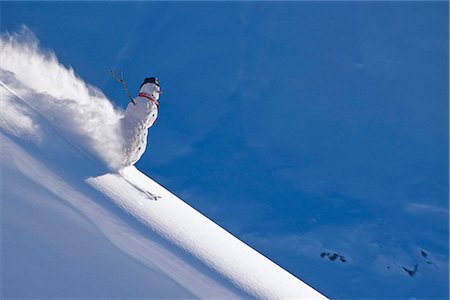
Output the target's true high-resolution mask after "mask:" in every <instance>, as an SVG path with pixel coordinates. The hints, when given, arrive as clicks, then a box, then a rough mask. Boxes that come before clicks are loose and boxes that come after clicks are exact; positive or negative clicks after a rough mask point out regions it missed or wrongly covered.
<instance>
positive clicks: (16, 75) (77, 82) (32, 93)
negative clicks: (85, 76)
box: [0, 26, 123, 168]
mask: <svg viewBox="0 0 450 300" xmlns="http://www.w3.org/2000/svg"><path fill="white" fill-rule="evenodd" d="M0 71H1V74H0V80H1V81H2V83H3V84H5V85H7V86H8V87H9V88H10V89H11V90H13V91H14V92H16V93H17V94H18V95H19V96H20V97H21V98H23V99H26V102H27V103H28V104H29V105H30V106H32V107H33V108H34V109H36V110H37V111H38V112H39V113H41V114H42V115H43V116H45V118H47V119H48V120H49V121H50V122H51V123H53V124H54V125H55V126H56V127H57V128H58V129H59V131H60V132H62V133H63V134H64V135H66V136H68V137H70V140H71V141H72V142H74V143H75V144H77V146H79V147H81V148H83V149H84V150H86V151H87V152H89V153H90V154H93V155H94V156H96V157H97V158H99V159H101V160H102V161H104V162H105V163H106V164H107V165H108V166H109V167H110V168H117V167H119V165H120V163H121V161H122V145H123V144H122V143H123V142H122V138H121V132H120V119H121V117H122V112H121V111H120V110H118V109H115V108H114V107H113V105H112V104H111V102H110V101H109V100H108V99H107V98H106V96H105V95H104V94H103V93H102V92H101V91H100V90H99V89H98V88H95V87H93V86H91V85H88V84H86V83H85V82H84V81H83V80H81V79H80V78H79V77H77V76H76V75H75V72H74V70H73V69H72V68H71V67H65V66H64V65H62V64H60V63H59V62H58V59H57V57H56V55H55V54H54V53H53V52H50V51H44V50H42V49H41V48H40V46H39V42H38V40H37V38H36V37H35V36H34V34H33V33H32V32H31V31H30V30H29V29H28V28H27V27H25V26H23V27H22V29H21V31H20V32H19V33H13V34H10V33H5V34H2V35H1V36H0ZM1 101H2V106H4V105H5V104H6V103H8V100H7V99H1Z"/></svg>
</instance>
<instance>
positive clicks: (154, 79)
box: [141, 77, 159, 88]
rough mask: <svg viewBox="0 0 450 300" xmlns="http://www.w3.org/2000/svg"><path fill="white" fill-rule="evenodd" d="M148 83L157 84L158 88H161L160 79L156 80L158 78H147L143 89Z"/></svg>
mask: <svg viewBox="0 0 450 300" xmlns="http://www.w3.org/2000/svg"><path fill="white" fill-rule="evenodd" d="M146 83H154V84H156V85H157V86H159V82H158V78H156V77H148V78H145V79H144V82H143V83H142V84H141V88H142V86H143V85H144V84H146Z"/></svg>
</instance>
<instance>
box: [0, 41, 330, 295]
mask: <svg viewBox="0 0 450 300" xmlns="http://www.w3.org/2000/svg"><path fill="white" fill-rule="evenodd" d="M1 49H2V51H1V52H0V53H1V54H0V62H1V63H0V101H1V102H0V104H1V110H0V143H1V149H0V150H1V152H0V153H1V165H0V170H1V184H2V186H1V201H2V244H3V246H2V269H3V272H2V286H3V287H2V297H5V298H8V297H17V296H20V297H36V296H39V297H49V296H56V297H62V296H72V297H86V296H89V297H110V296H116V297H117V296H120V297H130V296H131V295H130V294H128V295H127V294H120V290H123V289H127V288H129V289H130V290H133V287H131V286H130V282H135V283H136V286H138V285H139V288H140V291H141V292H140V294H138V295H137V296H139V297H156V298H206V299H211V298H224V299H234V298H262V299H323V298H325V297H324V296H323V295H321V294H320V293H319V292H317V291H316V290H314V289H313V288H311V287H310V286H308V285H307V284H305V283H303V282H302V281H301V280H299V279H298V278H296V277H294V276H293V275H291V274H289V273H288V272H287V271H285V270H284V269H282V268H280V267H279V266H278V265H276V264H275V263H273V262H272V261H270V260H269V259H267V258H266V257H264V256H263V255H261V254H260V253H258V252H257V251H255V250H254V249H252V248H250V247H249V246H247V245H246V244H244V243H243V242H241V241H240V240H238V239H237V238H235V237H234V236H233V235H231V234H230V233H228V232H227V231H225V230H224V229H222V228H221V227H220V226H218V225H217V224H215V223H214V222H212V221H211V220H209V219H208V218H206V217H205V216H203V215H202V214H200V213H199V212H198V211H196V210H195V209H193V208H192V207H190V206H189V205H187V204H186V203H184V202H183V201H182V200H180V199H179V198H178V197H176V196H175V195H173V194H172V193H170V192H169V191H167V190H166V189H164V188H163V187H161V186H160V185H159V184H157V183H156V182H154V181H153V180H151V179H150V178H149V177H147V176H146V175H145V174H143V173H141V172H140V171H139V170H137V169H136V168H135V167H128V168H125V169H123V170H115V169H114V166H115V165H116V162H117V161H118V157H119V156H120V154H119V153H120V147H121V144H120V143H121V141H120V140H119V139H117V134H116V133H117V131H116V128H117V123H118V120H119V119H120V115H121V112H120V110H117V109H114V107H113V106H112V105H111V104H110V102H109V101H108V100H107V99H106V97H105V96H104V95H103V94H102V93H101V92H100V91H98V90H97V89H95V88H93V87H90V86H88V85H86V84H85V83H84V82H83V81H82V80H81V79H79V78H77V77H76V76H75V75H74V72H73V70H71V69H67V68H65V67H63V66H61V65H60V64H59V63H58V62H57V60H56V58H55V56H54V55H52V54H42V52H41V51H40V50H39V48H38V45H37V42H36V41H35V40H34V39H33V38H32V37H31V38H30V36H28V37H26V38H25V39H24V40H19V38H18V36H3V37H2V39H1ZM55 82H57V84H55ZM148 192H150V193H153V194H155V195H157V196H159V197H161V198H159V200H158V201H154V200H152V199H151V197H149V194H148ZM51 210H53V211H54V212H56V213H53V214H51V213H50V211H51ZM47 211H48V215H47V214H45V213H47ZM41 213H42V214H45V216H46V217H40V216H39V214H41ZM68 224H71V225H70V226H72V227H70V226H69V225H68ZM75 227H76V228H77V229H70V231H67V232H62V233H59V235H58V236H63V238H60V239H55V238H53V237H54V236H55V235H57V234H58V230H59V229H61V228H75ZM23 228H25V229H23ZM44 228H45V229H44ZM82 228H87V229H86V232H89V234H86V233H82V232H81V231H82V230H81V229H82ZM61 230H62V229H61ZM20 234H21V235H23V239H24V240H25V241H24V242H20V241H19V238H20V236H19V235H20ZM65 235H67V236H65ZM52 238H53V239H52ZM74 239H77V240H82V239H84V240H89V239H90V240H89V242H84V244H83V243H81V245H80V244H76V245H77V247H80V250H79V251H74V253H71V248H72V247H73V246H71V245H72V244H71V241H73V240H74ZM93 239H98V240H102V239H104V240H106V241H104V242H101V243H102V244H101V245H98V246H96V247H97V248H96V249H101V250H102V251H103V252H102V253H107V256H111V257H114V258H117V260H116V259H112V260H110V261H108V263H111V261H114V262H117V263H118V264H120V263H122V267H121V268H122V269H119V267H117V269H114V267H106V266H104V265H102V262H101V261H102V259H103V258H95V259H91V260H90V261H89V264H87V265H86V266H84V267H83V266H80V265H79V264H77V263H76V262H77V259H78V257H79V256H80V257H84V256H86V255H87V254H86V253H88V252H89V250H87V249H88V248H89V246H90V245H91V244H93V243H94V242H93V241H92V240H93ZM9 241H11V243H13V242H14V245H19V246H17V247H13V248H14V249H10V248H8V244H9ZM108 241H109V243H108ZM32 242H33V243H32ZM96 242H97V240H96ZM28 243H29V244H28ZM99 243H100V242H99ZM110 243H112V244H113V245H115V247H111V246H112V245H111V244H110ZM43 244H46V245H47V246H46V247H43V246H39V245H43ZM31 245H34V246H33V247H32V248H30V249H27V246H29V247H31ZM36 245H37V246H36ZM48 245H50V246H48ZM74 245H75V244H74ZM20 247H22V248H23V249H22V248H21V249H22V250H21V251H23V253H25V254H24V255H23V257H25V259H28V257H29V256H30V255H35V256H36V257H39V258H46V259H47V261H46V262H43V261H37V260H33V259H29V260H26V261H27V262H28V263H24V260H23V259H22V258H20V253H19V252H20V251H18V250H17V249H18V248H20ZM56 247H57V248H58V249H59V252H58V251H57V253H56V254H55V255H53V254H49V253H47V250H46V249H56ZM117 249H119V250H120V252H121V253H116V252H114V251H116V250H117ZM94 250H95V249H94ZM66 253H67V257H64V254H66ZM69 253H71V254H70V255H69ZM92 253H95V251H92ZM16 256H17V257H16ZM55 257H57V258H56V259H57V260H56V261H54V262H53V263H52V262H51V259H55ZM129 258H131V260H130V261H127V260H126V259H129ZM131 261H132V262H131ZM142 267H144V269H142ZM102 268H105V269H106V268H110V269H108V270H110V271H109V272H112V273H111V274H105V270H102ZM44 269H45V270H48V272H47V271H42V270H44ZM26 270H33V272H35V274H36V276H37V277H39V278H36V277H32V276H30V272H27V271H26ZM33 272H32V273H33ZM51 272H53V275H54V276H53V277H52V276H50V275H49V273H51ZM107 272H108V271H107ZM113 272H114V273H113ZM139 272H141V273H139ZM91 273H93V274H94V275H91V277H92V278H89V280H86V281H83V280H84V278H83V276H88V277H89V275H86V274H91ZM38 274H41V275H38ZM55 274H59V276H56V275H55ZM77 274H80V275H79V276H78V275H77ZM116 274H117V275H116ZM137 274H145V275H143V276H139V275H137ZM80 277H81V278H80ZM100 277H101V278H103V279H107V280H110V281H112V282H115V284H112V285H111V284H109V285H105V286H102V284H101V282H102V279H101V278H100ZM74 278H75V279H74ZM99 278H100V279H99ZM114 280H115V281H114ZM89 284H92V286H90V285H89ZM83 285H85V286H88V285H89V291H86V292H85V294H79V293H80V290H82V287H83ZM142 286H143V287H142ZM111 290H114V291H115V294H114V293H113V295H111V294H108V292H109V291H111ZM56 291H57V292H56ZM27 293H28V294H27Z"/></svg>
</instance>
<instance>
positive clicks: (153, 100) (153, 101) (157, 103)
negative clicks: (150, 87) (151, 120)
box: [138, 92, 159, 108]
mask: <svg viewBox="0 0 450 300" xmlns="http://www.w3.org/2000/svg"><path fill="white" fill-rule="evenodd" d="M138 97H143V98H147V99H148V100H150V101H151V102H152V103H154V104H155V105H156V107H157V108H159V102H158V100H156V99H154V98H153V97H152V96H150V95H149V94H146V93H142V92H141V93H139V94H138Z"/></svg>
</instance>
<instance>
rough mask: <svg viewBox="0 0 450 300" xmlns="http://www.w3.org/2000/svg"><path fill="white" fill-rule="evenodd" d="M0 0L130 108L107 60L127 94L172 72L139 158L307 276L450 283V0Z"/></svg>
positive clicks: (348, 282) (338, 281)
mask: <svg viewBox="0 0 450 300" xmlns="http://www.w3.org/2000/svg"><path fill="white" fill-rule="evenodd" d="M1 9H2V12H1V14H2V15H1V20H2V21H1V30H2V32H4V31H17V30H19V29H20V27H21V25H22V24H25V25H26V26H28V27H29V28H30V29H31V31H32V32H33V33H34V34H35V35H36V36H37V38H38V39H39V40H40V42H41V45H42V47H43V48H46V49H49V50H51V51H54V52H55V53H56V55H57V56H58V58H59V60H60V61H61V62H62V63H63V64H65V65H70V66H72V67H73V68H74V69H75V71H76V73H77V74H78V75H79V76H80V77H81V78H83V79H84V80H85V81H86V82H88V83H90V84H92V85H94V86H97V87H99V88H100V89H101V90H102V91H103V92H104V93H105V94H106V95H107V96H108V97H109V98H110V99H111V100H112V101H113V102H114V103H115V104H116V105H117V106H120V107H122V108H124V107H125V106H126V104H127V98H126V96H125V94H124V93H123V91H122V89H121V87H120V85H118V83H117V82H115V81H114V80H113V79H112V77H111V76H110V74H109V71H110V69H112V68H115V69H118V68H123V69H124V70H125V78H126V80H127V83H128V86H129V89H130V91H131V93H132V94H136V92H137V88H138V87H139V85H140V83H141V82H142V79H143V78H145V77H148V76H157V77H159V78H160V83H161V85H162V88H163V90H164V94H163V95H162V97H161V101H160V102H161V108H160V113H159V118H158V121H157V123H156V125H155V126H154V127H153V128H151V131H150V134H149V145H148V148H147V152H146V153H145V154H144V157H143V158H142V159H141V161H139V162H138V163H137V167H138V168H139V169H140V170H142V171H143V172H145V173H146V174H148V175H150V176H151V177H153V178H154V179H155V180H156V181H158V182H160V183H161V184H163V185H165V186H166V187H167V188H168V189H169V190H171V191H172V192H174V193H175V194H177V195H179V196H181V197H182V198H183V199H184V200H185V201H186V202H188V203H189V204H190V205H192V206H194V207H195V208H196V209H198V210H199V211H201V212H202V213H204V214H206V215H207V216H208V217H210V218H211V219H213V220H214V221H216V222H217V223H219V224H220V225H221V226H223V227H224V228H226V229H227V230H229V231H230V232H232V233H233V234H234V235H236V236H238V237H239V238H240V239H241V240H243V241H245V242H247V243H248V244H250V245H251V246H253V247H254V248H256V249H258V250H259V251H260V252H262V253H263V254H265V255H267V256H268V257H270V258H271V259H272V260H274V261H275V262H277V263H278V264H280V265H281V266H282V267H284V268H285V269H287V270H288V271H290V272H292V273H293V274H295V275H296V276H297V277H299V278H301V279H302V280H304V281H306V282H307V283H310V284H311V285H313V286H314V287H316V288H317V289H319V290H320V291H322V292H324V293H325V294H326V295H330V296H333V297H349V298H361V297H369V296H372V297H388V298H389V297H402V298H404V297H413V296H415V297H431V298H446V297H448V250H449V248H448V206H449V205H448V165H449V162H448V137H449V134H448V122H449V120H448V111H449V107H448V96H449V95H448V92H449V86H448V82H449V77H448V66H449V62H448V42H449V40H448V25H449V24H448V3H446V2H429V3H427V2H391V3H388V2H381V3H376V2H319V3H313V2H280V3H276V2H256V3H254V2H232V3H225V2H220V3H213V2H152V3H150V2H133V3H124V2H95V3H85V2H77V3H73V2H72V3H58V2H56V3H52V2H35V3H30V2H17V3H16V2H2V3H1ZM55 84H57V83H55ZM421 250H424V251H426V253H428V254H429V257H430V258H431V259H432V261H433V264H432V265H430V264H427V263H426V262H425V260H424V259H423V257H421V256H420V251H421ZM322 252H336V253H339V254H341V255H343V256H345V257H346V258H347V262H345V263H342V262H336V261H330V260H327V259H326V258H325V259H324V258H322V257H320V254H321V253H322ZM415 264H419V272H418V275H417V276H415V277H409V276H408V274H407V273H406V272H405V271H404V270H403V269H402V268H403V267H407V268H412V267H413V266H414V265H415ZM433 265H434V266H436V267H433Z"/></svg>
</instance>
